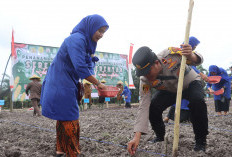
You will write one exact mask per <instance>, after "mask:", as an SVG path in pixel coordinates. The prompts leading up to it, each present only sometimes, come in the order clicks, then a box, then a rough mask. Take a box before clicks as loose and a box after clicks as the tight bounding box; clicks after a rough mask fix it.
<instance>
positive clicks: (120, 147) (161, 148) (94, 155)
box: [0, 100, 232, 157]
mask: <svg viewBox="0 0 232 157" xmlns="http://www.w3.org/2000/svg"><path fill="white" fill-rule="evenodd" d="M207 104H208V118H209V132H210V133H209V135H208V138H207V143H208V145H207V150H206V152H194V151H193V150H192V149H193V146H194V140H193V139H194V134H193V130H192V126H191V123H181V125H180V140H179V147H178V148H179V151H178V153H179V156H180V157H190V156H193V157H195V156H196V157H200V156H202V157H203V156H204V157H205V156H208V157H230V156H232V120H231V118H232V114H229V115H227V116H219V117H218V116H215V114H216V113H215V111H214V105H213V100H210V101H207ZM137 107H138V106H137V104H134V105H133V108H131V109H125V108H123V107H118V106H117V105H110V108H108V109H106V108H105V109H99V108H97V106H93V107H92V108H91V109H88V110H86V111H82V112H81V113H80V127H81V133H80V136H81V139H80V146H81V151H82V153H83V154H84V156H85V157H124V156H130V155H129V154H128V152H127V150H126V145H127V143H128V142H129V141H130V139H132V138H133V126H134V122H135V118H136V115H137V109H138V108H137ZM167 112H168V110H166V111H165V112H164V115H163V116H165V115H166V114H167ZM55 126H56V121H54V120H51V119H48V118H45V117H33V116H32V111H29V110H28V109H22V110H14V111H13V112H12V113H11V112H9V111H6V110H3V111H1V113H0V156H1V157H19V156H20V157H52V156H55V142H56V132H55ZM173 128H174V125H173V121H170V123H168V124H167V125H166V133H167V134H168V135H167V137H168V144H167V156H171V154H172V141H173ZM153 138H154V133H153V131H152V130H151V128H150V130H149V133H148V134H147V135H142V138H141V141H140V145H139V148H138V150H137V152H136V155H135V157H151V156H165V154H166V153H165V152H166V151H165V150H166V149H165V148H166V145H165V142H160V143H156V144H154V143H151V142H149V141H150V140H152V139H153Z"/></svg>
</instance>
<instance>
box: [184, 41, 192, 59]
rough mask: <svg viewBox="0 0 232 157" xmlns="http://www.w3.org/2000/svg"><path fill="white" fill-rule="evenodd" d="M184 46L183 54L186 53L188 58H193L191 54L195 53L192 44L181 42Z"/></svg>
mask: <svg viewBox="0 0 232 157" xmlns="http://www.w3.org/2000/svg"><path fill="white" fill-rule="evenodd" d="M181 46H182V52H181V53H182V55H184V56H185V57H186V58H191V56H192V55H193V50H192V47H191V45H189V44H181Z"/></svg>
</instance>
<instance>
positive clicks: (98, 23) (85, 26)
mask: <svg viewBox="0 0 232 157" xmlns="http://www.w3.org/2000/svg"><path fill="white" fill-rule="evenodd" d="M103 26H106V27H107V29H108V28H109V25H108V24H107V22H106V20H105V19H104V18H103V17H102V16H100V15H97V14H94V15H89V16H86V17H85V18H83V19H82V20H81V22H80V23H78V24H77V25H76V26H75V27H74V29H73V30H72V33H71V34H74V33H77V32H79V33H81V34H83V35H84V36H85V37H86V40H87V44H88V45H87V53H89V54H90V55H91V54H94V53H95V50H96V47H97V43H96V42H95V41H93V40H92V37H93V35H94V33H95V32H96V31H97V30H98V29H99V28H101V27H103Z"/></svg>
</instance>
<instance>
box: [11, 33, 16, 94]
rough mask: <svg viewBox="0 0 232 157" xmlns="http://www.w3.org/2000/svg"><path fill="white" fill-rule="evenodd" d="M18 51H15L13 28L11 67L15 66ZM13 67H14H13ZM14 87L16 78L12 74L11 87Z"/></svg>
mask: <svg viewBox="0 0 232 157" xmlns="http://www.w3.org/2000/svg"><path fill="white" fill-rule="evenodd" d="M16 57H17V55H16V52H15V47H14V29H12V40H11V67H13V65H14V63H15V60H16ZM11 69H12V68H11ZM13 88H14V78H13V76H12V75H11V78H10V89H11V90H13Z"/></svg>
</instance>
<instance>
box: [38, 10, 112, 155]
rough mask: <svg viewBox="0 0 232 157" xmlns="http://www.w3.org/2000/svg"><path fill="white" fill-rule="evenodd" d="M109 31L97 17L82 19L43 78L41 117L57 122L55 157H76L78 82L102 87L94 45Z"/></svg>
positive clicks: (103, 21)
mask: <svg viewBox="0 0 232 157" xmlns="http://www.w3.org/2000/svg"><path fill="white" fill-rule="evenodd" d="M108 28H109V26H108V24H107V22H106V21H105V19H104V18H103V17H102V16H100V15H96V14H95V15H89V16H87V17H85V18H83V19H82V20H81V21H80V23H79V24H77V26H76V27H74V29H73V30H72V33H71V34H70V36H68V37H67V38H66V39H65V40H64V42H63V43H62V45H61V47H60V49H59V51H58V52H57V55H56V57H55V58H54V60H53V62H52V64H51V65H50V67H49V69H48V72H47V75H46V77H45V79H44V82H43V86H42V92H41V101H40V103H41V104H42V115H44V116H45V117H48V118H51V119H54V120H57V124H56V132H57V143H56V153H57V156H62V155H63V154H65V153H66V156H77V155H78V154H80V148H79V130H80V128H79V120H78V119H79V108H78V101H77V96H78V92H80V86H78V83H79V79H86V80H87V81H89V82H91V83H93V84H94V85H96V86H97V87H98V89H105V88H106V87H105V85H103V84H102V83H100V82H99V81H98V80H97V79H96V78H95V77H94V65H95V62H96V61H98V58H97V57H95V56H94V53H95V50H96V47H97V42H98V40H99V39H101V38H102V37H103V35H104V33H105V32H106V31H107V29H108Z"/></svg>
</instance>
